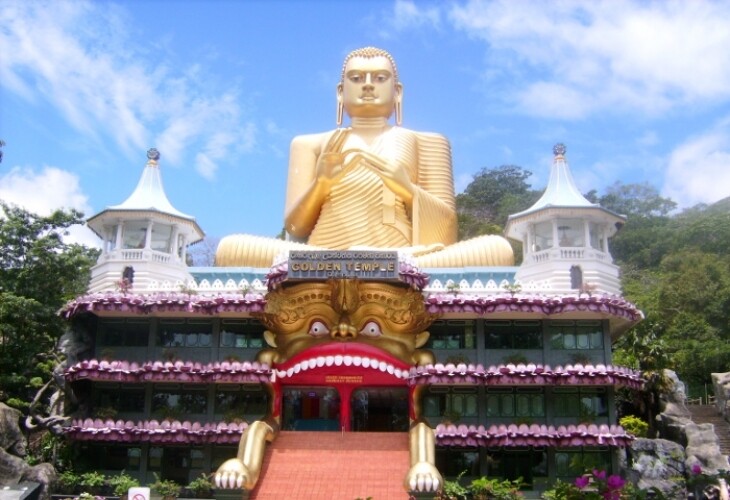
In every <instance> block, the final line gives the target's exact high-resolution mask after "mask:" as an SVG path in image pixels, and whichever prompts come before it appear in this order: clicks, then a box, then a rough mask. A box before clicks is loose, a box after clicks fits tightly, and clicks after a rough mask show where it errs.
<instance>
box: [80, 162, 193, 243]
mask: <svg viewBox="0 0 730 500" xmlns="http://www.w3.org/2000/svg"><path fill="white" fill-rule="evenodd" d="M159 159H160V153H159V151H157V150H156V149H154V148H152V149H150V150H149V151H147V164H146V165H145V168H144V170H143V171H142V176H141V177H140V179H139V182H138V183H137V187H136V188H135V190H134V191H133V192H132V194H131V195H130V196H129V198H127V199H126V200H125V201H124V202H122V203H120V204H119V205H111V206H108V207H106V208H105V209H104V210H102V211H101V212H99V213H98V214H96V215H94V216H92V217H91V218H89V220H88V221H87V224H88V226H89V227H90V228H91V229H92V230H93V231H94V232H95V233H97V234H98V235H100V236H101V235H102V229H101V227H102V225H103V224H104V221H105V220H107V219H109V218H110V216H112V215H113V214H114V215H116V216H117V217H119V218H124V219H129V218H132V219H133V218H141V217H146V216H149V215H152V214H157V215H161V214H162V215H167V216H169V217H171V218H172V219H176V220H178V221H179V222H185V223H186V224H185V226H187V227H188V229H189V230H188V233H189V235H188V237H189V242H190V243H195V242H196V241H199V240H201V239H203V236H204V235H205V234H204V233H203V230H202V229H201V228H200V226H199V225H198V223H197V222H196V221H195V217H193V216H192V215H187V214H185V213H183V212H181V211H179V210H178V209H176V208H175V207H173V206H172V203H170V200H168V199H167V195H166V194H165V188H164V187H163V185H162V175H161V174H160V167H159V164H158V161H159Z"/></svg>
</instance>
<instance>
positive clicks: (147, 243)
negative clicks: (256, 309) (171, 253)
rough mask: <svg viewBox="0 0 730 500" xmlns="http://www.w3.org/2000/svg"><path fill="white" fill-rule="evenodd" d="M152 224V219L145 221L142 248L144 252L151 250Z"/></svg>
mask: <svg viewBox="0 0 730 500" xmlns="http://www.w3.org/2000/svg"><path fill="white" fill-rule="evenodd" d="M153 224H154V222H152V219H149V220H148V221H147V232H146V233H145V235H144V248H145V250H149V249H150V248H152V225H153Z"/></svg>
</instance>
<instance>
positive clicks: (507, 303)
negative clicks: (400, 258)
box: [426, 293, 643, 322]
mask: <svg viewBox="0 0 730 500" xmlns="http://www.w3.org/2000/svg"><path fill="white" fill-rule="evenodd" d="M426 307H427V308H428V310H429V312H433V313H440V314H445V313H471V314H476V315H479V316H488V315H490V314H494V313H502V312H508V313H533V314H539V315H545V316H551V315H556V314H564V313H569V312H591V313H597V314H606V315H610V316H617V317H620V318H625V319H627V320H629V321H632V322H634V321H640V320H641V319H643V314H642V312H641V311H640V310H639V309H638V308H637V307H636V305H634V304H632V303H631V302H629V301H627V300H626V299H624V298H622V297H619V296H616V295H589V294H579V295H563V296H553V297H548V296H544V295H528V294H520V293H515V294H509V293H502V294H496V295H471V294H469V295H466V294H461V293H455V294H452V293H439V294H432V295H429V296H428V297H426Z"/></svg>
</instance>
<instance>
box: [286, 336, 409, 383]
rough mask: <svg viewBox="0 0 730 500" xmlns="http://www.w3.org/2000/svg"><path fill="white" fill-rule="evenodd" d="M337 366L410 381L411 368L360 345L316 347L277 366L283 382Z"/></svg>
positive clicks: (347, 344) (348, 343)
mask: <svg viewBox="0 0 730 500" xmlns="http://www.w3.org/2000/svg"><path fill="white" fill-rule="evenodd" d="M333 366H345V367H347V366H351V367H358V368H365V369H370V370H377V371H381V372H383V373H389V374H391V375H393V376H394V377H396V378H400V379H407V378H408V373H409V370H410V369H411V367H412V366H411V365H408V364H406V363H404V362H403V361H401V360H399V359H397V358H395V357H394V356H392V355H391V354H388V353H387V352H385V351H382V350H380V349H378V348H376V347H373V346H371V345H367V344H360V343H357V342H331V343H328V344H324V345H319V346H316V347H312V348H310V349H307V350H305V351H302V352H300V353H298V354H297V355H296V356H293V357H291V358H290V359H288V360H287V361H285V362H284V363H281V364H278V365H276V367H274V370H275V371H276V376H277V377H279V378H286V377H291V376H293V375H295V374H297V373H301V372H303V371H308V370H316V369H319V368H325V367H333Z"/></svg>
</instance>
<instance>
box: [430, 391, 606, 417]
mask: <svg viewBox="0 0 730 500" xmlns="http://www.w3.org/2000/svg"><path fill="white" fill-rule="evenodd" d="M478 400H479V398H478V395H477V393H476V389H474V388H466V387H463V388H460V387H453V388H452V387H438V386H436V387H430V388H429V391H428V392H427V393H426V394H425V395H424V397H423V403H422V408H423V414H424V416H426V417H442V418H460V417H477V416H478V414H479V412H478ZM486 400H487V417H492V418H496V417H499V418H502V417H504V418H507V417H512V418H525V419H530V418H540V417H545V402H546V398H545V389H544V388H535V387H531V388H517V389H515V388H508V387H505V388H490V389H487V396H486ZM551 401H552V408H553V416H555V417H566V418H578V419H580V420H581V421H585V420H588V421H591V420H593V419H594V418H597V417H608V395H607V393H606V389H604V388H601V387H597V388H593V387H576V388H562V387H561V388H554V389H553V391H552V397H551Z"/></svg>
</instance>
